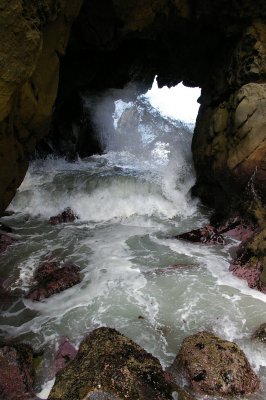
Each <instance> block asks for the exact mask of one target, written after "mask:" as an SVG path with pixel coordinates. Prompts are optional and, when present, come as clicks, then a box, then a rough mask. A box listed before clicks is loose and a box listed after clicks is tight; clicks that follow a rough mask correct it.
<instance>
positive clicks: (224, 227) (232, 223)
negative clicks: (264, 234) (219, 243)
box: [217, 216, 255, 242]
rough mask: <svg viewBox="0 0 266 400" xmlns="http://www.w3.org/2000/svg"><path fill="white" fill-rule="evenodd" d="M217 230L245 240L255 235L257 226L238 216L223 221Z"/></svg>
mask: <svg viewBox="0 0 266 400" xmlns="http://www.w3.org/2000/svg"><path fill="white" fill-rule="evenodd" d="M217 231H218V232H219V233H220V234H226V235H227V236H230V237H232V238H234V239H237V240H240V241H241V242H244V241H247V240H248V239H250V238H251V237H252V236H253V235H254V232H255V226H254V225H253V224H252V223H250V222H247V221H245V220H244V219H243V218H240V217H239V216H236V217H232V218H229V219H227V220H226V221H223V223H222V224H220V225H218V226H217Z"/></svg>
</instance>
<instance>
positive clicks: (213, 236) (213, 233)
mask: <svg viewBox="0 0 266 400" xmlns="http://www.w3.org/2000/svg"><path fill="white" fill-rule="evenodd" d="M175 239H184V240H187V241H189V242H195V243H205V244H222V245H223V244H225V240H224V238H223V236H222V235H221V234H220V233H219V232H218V231H217V229H216V228H214V227H213V226H212V225H206V226H203V227H202V228H199V229H194V230H192V231H190V232H186V233H181V234H179V235H176V236H175Z"/></svg>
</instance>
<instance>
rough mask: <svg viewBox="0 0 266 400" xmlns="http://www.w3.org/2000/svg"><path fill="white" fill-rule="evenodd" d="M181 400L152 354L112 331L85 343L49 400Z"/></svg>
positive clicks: (90, 337) (188, 398)
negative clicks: (175, 399) (176, 398)
mask: <svg viewBox="0 0 266 400" xmlns="http://www.w3.org/2000/svg"><path fill="white" fill-rule="evenodd" d="M174 391H175V392H176V393H178V399H179V400H191V399H192V397H191V396H190V395H189V394H187V393H186V392H185V391H183V390H182V389H180V388H179V387H178V386H177V385H176V384H175V383H174V381H173V379H172V377H171V375H170V374H168V373H165V372H164V371H163V369H162V367H161V365H160V363H159V361H158V359H156V358H155V357H153V356H152V355H151V354H149V353H147V352H146V351H145V350H144V349H142V348H141V347H140V346H138V345H137V344H136V343H134V342H133V341H132V340H130V339H129V338H127V337H125V336H123V335H121V334H120V333H119V332H117V331H116V330H114V329H111V328H98V329H96V330H94V331H93V332H91V333H90V334H89V335H88V336H87V337H86V338H85V339H84V340H83V341H82V343H81V345H80V348H79V351H78V354H77V356H76V358H75V359H74V360H73V361H71V362H70V363H69V365H68V366H67V367H66V368H65V369H63V370H62V371H61V372H60V373H59V374H57V377H56V381H55V384H54V387H53V388H52V391H51V393H50V395H49V397H48V399H49V400H59V399H60V400H61V399H68V400H81V399H83V400H84V399H99V400H100V399H101V400H104V399H106V400H120V399H125V398H127V399H130V400H147V399H153V400H163V399H169V400H172V393H173V392H174Z"/></svg>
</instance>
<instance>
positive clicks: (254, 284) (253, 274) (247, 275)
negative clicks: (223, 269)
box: [230, 262, 261, 289]
mask: <svg viewBox="0 0 266 400" xmlns="http://www.w3.org/2000/svg"><path fill="white" fill-rule="evenodd" d="M230 271H232V272H233V275H234V276H237V277H238V278H240V279H245V280H246V281H247V283H248V286H249V287H250V288H252V289H258V288H259V284H260V275H261V266H260V263H259V262H258V263H255V264H254V265H252V264H246V265H241V264H237V263H236V262H235V263H233V264H231V265H230Z"/></svg>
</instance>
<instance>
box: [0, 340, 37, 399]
mask: <svg viewBox="0 0 266 400" xmlns="http://www.w3.org/2000/svg"><path fill="white" fill-rule="evenodd" d="M33 379H34V369H33V351H32V349H31V347H30V346H28V345H26V344H19V345H14V346H8V345H3V346H1V347H0V398H1V400H33V399H36V396H35V395H34V394H33V391H32V385H33Z"/></svg>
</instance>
